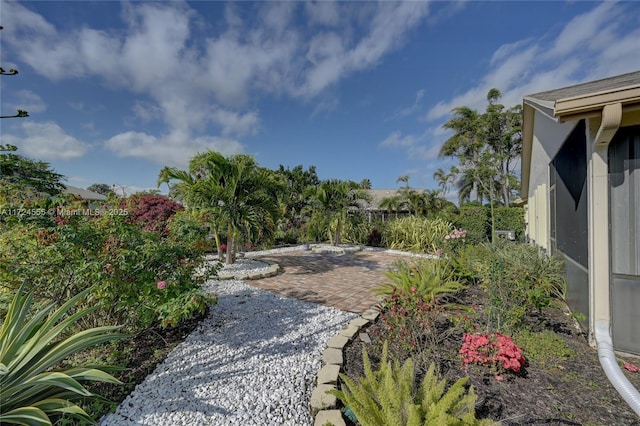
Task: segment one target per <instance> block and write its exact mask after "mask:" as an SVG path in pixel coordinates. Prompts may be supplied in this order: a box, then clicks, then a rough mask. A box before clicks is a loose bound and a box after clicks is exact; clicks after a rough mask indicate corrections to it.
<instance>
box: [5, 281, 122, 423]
mask: <svg viewBox="0 0 640 426" xmlns="http://www.w3.org/2000/svg"><path fill="white" fill-rule="evenodd" d="M89 291H90V289H87V290H85V291H83V292H81V293H79V294H78V295H76V296H75V297H73V298H71V299H70V300H69V301H67V302H66V303H65V304H64V305H62V306H60V308H58V309H57V310H55V311H54V312H51V311H52V310H53V308H54V305H50V306H48V307H46V308H44V309H42V310H40V311H38V312H36V313H35V314H34V315H33V316H31V318H29V310H30V308H31V305H32V302H33V295H32V294H31V293H25V294H23V292H24V286H22V287H21V288H20V289H19V291H18V292H17V294H16V296H15V297H14V299H13V302H12V303H11V306H10V307H9V310H8V312H7V315H6V317H5V318H4V322H3V323H2V327H1V328H0V401H1V403H0V424H6V423H8V424H22V425H51V424H52V419H55V418H56V417H60V416H71V417H74V418H78V419H82V420H85V421H88V422H92V423H95V422H94V421H93V420H92V419H91V418H90V417H89V415H88V414H87V413H86V412H85V411H84V410H83V409H82V408H80V407H79V406H78V405H77V404H76V403H75V402H74V401H78V400H80V399H84V398H87V397H92V396H94V395H93V394H92V393H91V392H89V391H88V390H87V389H86V388H85V387H84V386H83V385H82V384H81V382H85V381H96V382H107V383H120V381H118V380H117V379H116V378H114V377H113V376H111V375H110V374H108V373H107V372H105V371H104V370H105V369H106V367H101V366H94V367H73V368H67V369H52V368H53V367H55V366H56V365H57V364H58V363H59V362H60V361H62V360H63V359H65V358H67V357H69V356H70V355H72V354H75V353H77V352H80V351H82V350H84V349H86V348H88V347H91V346H94V345H97V344H100V343H104V342H107V341H111V340H115V339H119V338H122V337H125V335H124V334H120V333H114V332H115V331H116V330H117V328H118V327H109V326H103V327H96V328H91V329H89V330H84V331H81V332H79V333H77V334H74V335H71V336H68V337H65V336H64V333H65V332H66V331H67V330H68V329H69V328H70V327H71V326H72V325H73V324H75V323H76V322H77V321H78V320H79V319H81V318H82V317H84V316H86V315H87V314H89V313H90V312H91V311H93V310H94V309H95V308H89V309H85V310H82V311H78V312H75V313H70V312H69V311H70V310H71V309H72V308H73V307H74V306H75V305H76V304H77V303H78V302H80V301H81V300H82V299H83V298H84V297H86V296H87V294H88V292H89Z"/></svg>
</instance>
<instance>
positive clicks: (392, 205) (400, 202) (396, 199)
mask: <svg viewBox="0 0 640 426" xmlns="http://www.w3.org/2000/svg"><path fill="white" fill-rule="evenodd" d="M404 204H405V201H404V198H403V197H401V196H400V195H392V196H391V197H385V198H383V199H382V201H380V207H382V208H383V209H387V212H389V215H391V213H394V214H395V216H396V218H398V211H400V210H401V209H402V206H404Z"/></svg>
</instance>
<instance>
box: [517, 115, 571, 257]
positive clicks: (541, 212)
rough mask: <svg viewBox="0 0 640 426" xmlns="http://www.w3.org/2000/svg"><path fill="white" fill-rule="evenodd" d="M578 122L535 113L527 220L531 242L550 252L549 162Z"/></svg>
mask: <svg viewBox="0 0 640 426" xmlns="http://www.w3.org/2000/svg"><path fill="white" fill-rule="evenodd" d="M576 124H577V121H572V122H568V123H557V122H555V121H553V120H551V119H550V118H549V117H547V116H546V115H544V114H542V113H540V112H539V111H535V115H534V129H533V141H532V147H531V169H530V172H529V193H528V194H527V197H528V203H527V204H528V206H529V210H528V212H527V221H528V223H529V231H528V234H527V237H528V239H529V241H531V242H532V243H535V244H536V245H538V246H540V247H543V248H545V249H547V250H549V249H550V246H549V221H550V216H549V211H548V210H549V209H548V208H547V207H548V206H549V163H550V162H551V159H552V158H553V157H555V155H556V153H557V152H558V150H559V149H560V147H561V146H562V143H563V142H564V141H565V139H566V138H567V136H568V135H569V134H570V133H571V131H572V130H573V128H574V127H575V126H576Z"/></svg>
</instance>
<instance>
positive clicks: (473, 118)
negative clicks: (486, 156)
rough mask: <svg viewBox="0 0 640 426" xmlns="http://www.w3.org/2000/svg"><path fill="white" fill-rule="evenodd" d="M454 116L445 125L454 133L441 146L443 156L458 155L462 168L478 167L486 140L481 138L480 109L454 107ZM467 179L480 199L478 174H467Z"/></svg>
mask: <svg viewBox="0 0 640 426" xmlns="http://www.w3.org/2000/svg"><path fill="white" fill-rule="evenodd" d="M453 113H454V116H453V118H451V119H450V120H449V121H447V122H446V123H445V124H444V125H443V127H444V128H445V129H449V130H453V131H454V134H453V136H451V137H450V138H449V139H447V140H446V141H445V143H444V144H443V145H442V148H440V156H441V157H457V158H458V159H459V161H460V165H461V167H462V169H463V170H464V171H465V172H466V170H468V169H473V168H475V167H477V166H478V165H479V163H480V159H481V154H482V148H483V146H484V142H483V141H482V139H481V134H480V133H481V130H482V120H481V116H480V115H479V114H478V111H476V110H475V109H472V108H469V107H466V106H462V107H457V108H454V109H453ZM466 179H467V181H468V183H470V184H471V185H472V191H471V192H473V193H474V194H475V196H476V200H477V201H480V195H479V192H478V186H479V182H478V180H477V177H476V176H473V175H469V174H467V176H466Z"/></svg>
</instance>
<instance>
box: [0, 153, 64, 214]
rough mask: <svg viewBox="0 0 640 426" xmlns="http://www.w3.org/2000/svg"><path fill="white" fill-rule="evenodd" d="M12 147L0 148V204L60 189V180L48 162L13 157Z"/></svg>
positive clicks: (14, 155)
mask: <svg viewBox="0 0 640 426" xmlns="http://www.w3.org/2000/svg"><path fill="white" fill-rule="evenodd" d="M17 150H18V148H17V147H16V146H14V145H0V201H2V200H3V199H4V201H11V200H13V201H14V202H15V201H17V200H18V199H19V200H23V201H24V200H28V199H30V200H34V199H37V198H41V197H42V196H43V195H44V196H47V197H48V196H50V195H57V194H59V193H60V192H61V191H62V190H64V185H63V184H62V183H61V180H62V179H63V178H64V176H62V175H61V174H59V173H56V172H55V171H53V170H52V169H51V167H50V166H49V163H46V162H44V161H37V160H32V159H29V158H27V157H24V156H22V155H20V154H17V153H16V152H17Z"/></svg>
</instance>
